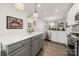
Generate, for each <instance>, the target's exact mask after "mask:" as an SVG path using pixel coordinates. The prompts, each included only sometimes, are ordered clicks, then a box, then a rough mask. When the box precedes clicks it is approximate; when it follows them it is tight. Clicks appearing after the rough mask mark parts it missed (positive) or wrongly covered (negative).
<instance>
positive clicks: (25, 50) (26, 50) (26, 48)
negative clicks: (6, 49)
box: [8, 43, 31, 56]
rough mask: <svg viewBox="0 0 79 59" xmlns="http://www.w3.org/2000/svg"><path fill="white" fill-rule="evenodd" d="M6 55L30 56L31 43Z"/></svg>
mask: <svg viewBox="0 0 79 59" xmlns="http://www.w3.org/2000/svg"><path fill="white" fill-rule="evenodd" d="M8 56H31V43H29V44H27V45H25V46H23V47H21V48H19V49H17V50H16V51H14V52H12V53H10V54H8Z"/></svg>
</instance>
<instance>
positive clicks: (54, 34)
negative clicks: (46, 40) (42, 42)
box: [51, 31, 57, 42]
mask: <svg viewBox="0 0 79 59" xmlns="http://www.w3.org/2000/svg"><path fill="white" fill-rule="evenodd" d="M56 33H57V32H56V31H51V41H54V42H56V41H57V40H56V39H57V35H56Z"/></svg>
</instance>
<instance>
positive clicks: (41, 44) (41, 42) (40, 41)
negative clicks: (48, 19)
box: [39, 34, 43, 49]
mask: <svg viewBox="0 0 79 59" xmlns="http://www.w3.org/2000/svg"><path fill="white" fill-rule="evenodd" d="M39 39H40V40H39V46H40V47H39V48H40V49H41V48H42V47H43V34H40V38H39Z"/></svg>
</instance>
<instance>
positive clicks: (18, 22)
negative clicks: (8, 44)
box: [6, 16, 23, 29]
mask: <svg viewBox="0 0 79 59" xmlns="http://www.w3.org/2000/svg"><path fill="white" fill-rule="evenodd" d="M6 22H7V23H6V27H7V29H23V20H22V19H19V18H16V17H12V16H6Z"/></svg>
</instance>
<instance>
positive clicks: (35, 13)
mask: <svg viewBox="0 0 79 59" xmlns="http://www.w3.org/2000/svg"><path fill="white" fill-rule="evenodd" d="M33 16H34V17H38V13H37V10H36V3H35V11H34V14H33Z"/></svg>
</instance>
